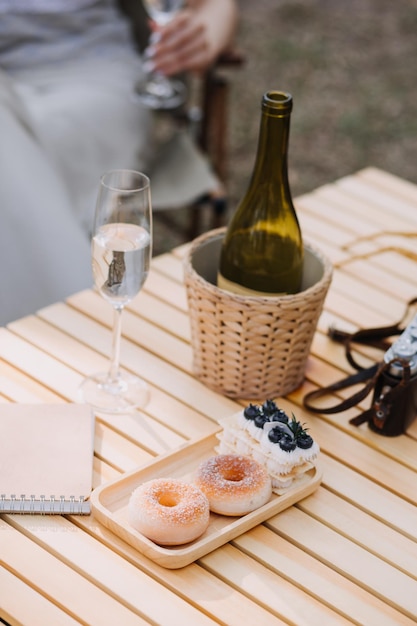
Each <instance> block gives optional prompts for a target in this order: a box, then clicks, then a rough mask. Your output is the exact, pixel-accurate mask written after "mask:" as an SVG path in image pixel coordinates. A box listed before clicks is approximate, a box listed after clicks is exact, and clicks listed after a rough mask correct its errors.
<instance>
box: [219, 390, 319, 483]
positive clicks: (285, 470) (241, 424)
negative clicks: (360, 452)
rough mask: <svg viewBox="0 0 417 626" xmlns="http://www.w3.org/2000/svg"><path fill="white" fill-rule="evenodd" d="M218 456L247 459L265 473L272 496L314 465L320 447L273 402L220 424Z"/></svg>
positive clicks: (253, 408) (265, 403)
mask: <svg viewBox="0 0 417 626" xmlns="http://www.w3.org/2000/svg"><path fill="white" fill-rule="evenodd" d="M220 425H221V426H222V427H223V431H221V432H220V433H219V434H218V438H219V445H218V447H217V451H218V452H219V454H226V453H234V454H243V455H246V456H250V457H252V458H253V459H255V460H256V461H259V462H260V463H262V465H264V466H265V467H266V469H267V470H268V472H269V474H270V476H271V479H272V486H273V490H274V491H275V493H278V494H280V493H284V492H285V491H286V490H287V489H288V487H290V486H291V485H293V483H294V481H297V480H300V479H301V478H302V477H303V475H304V474H305V473H306V472H307V471H308V470H310V469H311V468H312V467H313V466H314V461H315V459H316V458H317V455H318V453H319V446H318V445H317V443H316V442H315V441H314V440H313V438H312V437H311V435H310V434H309V433H308V432H307V430H308V429H307V428H305V427H304V426H303V425H302V424H301V423H300V422H299V421H298V420H297V419H296V418H295V417H294V415H293V416H292V418H289V417H288V415H287V414H286V412H285V411H283V410H282V409H280V408H278V406H277V405H276V403H275V402H274V401H273V400H266V401H265V402H264V403H263V404H262V405H255V404H249V405H248V406H247V407H245V409H243V411H239V413H235V414H234V415H232V416H231V417H228V418H226V419H225V420H221V421H220Z"/></svg>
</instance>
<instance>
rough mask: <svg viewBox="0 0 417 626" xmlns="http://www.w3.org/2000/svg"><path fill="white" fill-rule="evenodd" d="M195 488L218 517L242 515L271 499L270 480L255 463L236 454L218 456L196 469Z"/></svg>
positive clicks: (264, 471)
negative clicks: (203, 494)
mask: <svg viewBox="0 0 417 626" xmlns="http://www.w3.org/2000/svg"><path fill="white" fill-rule="evenodd" d="M195 483H196V485H197V487H199V488H200V489H201V491H202V492H203V493H205V494H206V496H207V498H208V501H209V504H210V509H211V510H212V511H213V512H214V513H220V514H221V515H245V514H246V513H249V512H250V511H254V510H255V509H258V508H259V507H260V506H262V505H264V504H265V503H266V502H268V500H269V499H270V498H271V495H272V486H271V478H270V476H269V474H268V472H267V470H266V469H265V468H264V467H263V466H262V465H261V464H260V463H258V462H257V461H255V460H254V459H251V458H249V457H247V456H242V455H236V454H218V455H217V456H212V457H210V458H208V459H207V460H206V461H203V462H202V463H201V464H200V466H199V467H198V469H197V474H196V478H195Z"/></svg>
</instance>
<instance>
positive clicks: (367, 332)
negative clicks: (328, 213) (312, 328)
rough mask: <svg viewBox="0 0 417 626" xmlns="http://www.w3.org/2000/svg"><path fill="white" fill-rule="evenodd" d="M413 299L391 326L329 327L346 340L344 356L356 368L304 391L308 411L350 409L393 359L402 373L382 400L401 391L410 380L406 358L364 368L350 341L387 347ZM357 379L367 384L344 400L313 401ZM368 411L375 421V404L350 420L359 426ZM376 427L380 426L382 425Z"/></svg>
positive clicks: (338, 338) (331, 332)
mask: <svg viewBox="0 0 417 626" xmlns="http://www.w3.org/2000/svg"><path fill="white" fill-rule="evenodd" d="M416 303H417V298H413V299H412V300H410V301H409V303H408V304H407V307H406V310H405V312H404V315H403V317H402V318H401V319H400V320H399V321H398V322H396V323H395V324H391V325H390V326H381V327H376V328H368V329H363V330H359V331H357V332H355V333H346V332H344V331H340V330H337V329H335V328H333V327H331V328H329V331H328V333H329V336H330V337H331V339H333V340H334V341H338V342H340V343H344V344H345V353H346V358H347V360H348V362H349V363H350V365H351V366H352V367H354V368H355V369H356V370H357V372H356V373H355V374H351V375H350V376H347V377H346V378H343V379H342V380H339V381H337V382H335V383H333V384H332V385H329V386H328V387H323V388H321V389H316V390H315V391H311V392H310V393H308V394H306V395H305V396H304V399H303V404H304V406H305V408H307V409H308V410H309V411H312V412H313V413H323V414H326V415H329V414H332V413H340V412H341V411H345V410H346V409H350V408H351V407H353V406H355V405H356V404H358V403H359V402H361V401H362V400H363V399H364V398H366V396H367V395H368V394H369V393H370V392H371V391H372V390H373V389H374V388H375V384H376V381H377V380H378V378H379V377H380V376H381V375H383V374H384V373H385V372H388V371H389V368H390V366H391V364H392V363H393V362H394V361H395V362H396V363H398V362H401V364H402V365H403V368H402V371H403V376H402V379H401V380H400V381H399V383H398V385H396V386H395V387H392V388H391V390H390V391H389V392H388V393H387V394H386V396H385V397H384V402H385V404H386V405H388V404H390V403H392V402H393V400H394V399H395V397H396V396H397V395H398V394H399V393H401V392H402V391H403V390H404V387H405V386H407V385H408V383H409V380H410V366H409V363H408V361H406V360H403V359H398V358H396V359H393V361H390V362H389V363H385V361H383V362H382V363H376V364H375V365H372V366H371V367H368V368H365V367H363V366H362V365H360V364H359V363H358V362H357V361H356V359H355V358H354V357H353V354H352V350H353V345H354V344H355V343H357V344H361V345H368V346H372V347H374V348H378V349H380V350H384V351H386V350H387V349H388V347H389V346H390V345H391V343H390V342H389V341H387V338H388V337H392V336H394V335H400V334H401V333H402V332H403V330H404V328H403V324H404V320H405V319H406V317H407V315H408V312H409V309H410V307H411V306H412V305H413V304H416ZM358 383H366V384H365V386H364V387H363V388H362V389H361V390H359V391H357V392H356V393H354V394H352V396H350V397H349V398H346V399H345V400H343V401H342V402H339V403H338V404H336V405H334V406H330V407H318V406H315V405H314V404H313V402H314V401H315V400H317V399H319V398H322V397H323V396H326V395H328V394H331V393H333V392H335V391H339V390H340V389H346V388H347V387H351V386H353V385H357V384H358ZM371 413H372V416H373V419H374V421H375V410H374V408H371V409H369V410H368V411H365V412H363V413H362V414H361V415H358V416H357V417H355V418H352V419H351V420H350V423H352V424H354V425H355V426H358V425H359V424H362V423H363V422H365V421H367V420H368V419H369V418H370V414H371ZM379 427H381V428H382V426H381V425H380V426H379Z"/></svg>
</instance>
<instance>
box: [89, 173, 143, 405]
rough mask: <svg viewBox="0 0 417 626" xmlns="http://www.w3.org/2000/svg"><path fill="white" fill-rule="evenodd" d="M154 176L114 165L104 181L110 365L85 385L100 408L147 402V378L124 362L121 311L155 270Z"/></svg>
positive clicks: (96, 239)
mask: <svg viewBox="0 0 417 626" xmlns="http://www.w3.org/2000/svg"><path fill="white" fill-rule="evenodd" d="M151 244H152V208H151V195H150V181H149V178H148V177H147V176H145V175H144V174H141V173H140V172H135V171H131V170H114V171H111V172H108V173H107V174H104V176H102V178H101V180H100V187H99V193H98V198H97V206H96V212H95V218H94V229H93V238H92V267H93V276H94V282H95V285H96V287H97V289H98V291H99V292H100V294H101V295H102V296H103V298H104V299H105V300H107V301H108V302H110V304H111V305H112V306H113V308H114V327H113V345H112V358H111V364H110V369H109V371H108V372H104V373H99V374H96V375H93V376H91V377H90V378H87V379H86V380H85V381H84V382H83V383H82V385H81V390H82V394H83V397H84V400H85V401H86V402H88V403H89V404H91V405H92V406H94V407H95V408H96V409H99V410H101V411H105V412H110V413H122V412H126V411H129V410H131V409H134V408H137V407H141V406H144V405H145V404H146V403H147V401H148V399H149V390H148V386H147V384H146V383H145V381H143V380H141V379H140V378H137V377H136V376H133V375H131V374H127V373H122V372H121V371H120V367H119V360H120V359H119V357H120V339H121V314H122V311H123V308H124V306H125V305H126V304H127V303H128V302H130V301H131V300H132V299H133V298H134V297H135V296H136V295H137V293H138V292H139V291H140V289H141V287H142V285H143V284H144V282H145V280H146V277H147V275H148V271H149V264H150V258H151V248H152V245H151Z"/></svg>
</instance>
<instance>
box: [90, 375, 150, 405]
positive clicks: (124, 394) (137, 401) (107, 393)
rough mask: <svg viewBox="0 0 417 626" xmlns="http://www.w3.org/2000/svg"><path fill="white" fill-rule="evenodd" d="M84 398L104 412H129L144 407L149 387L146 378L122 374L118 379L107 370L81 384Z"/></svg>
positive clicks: (148, 394)
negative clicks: (111, 376)
mask: <svg viewBox="0 0 417 626" xmlns="http://www.w3.org/2000/svg"><path fill="white" fill-rule="evenodd" d="M80 392H81V394H82V399H83V400H84V402H86V403H87V404H90V405H91V406H93V407H94V408H95V409H97V410H98V411H103V412H104V413H128V412H129V411H133V410H134V409H138V408H143V407H144V406H145V405H146V404H147V403H148V401H149V397H150V392H149V387H148V385H147V384H146V383H145V381H144V380H142V379H141V378H138V377H137V376H133V375H130V374H122V375H121V376H119V378H117V379H116V380H112V379H110V378H109V375H108V373H107V372H104V373H99V374H94V375H93V376H90V377H89V378H86V379H85V380H84V381H83V382H82V383H81V385H80Z"/></svg>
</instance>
